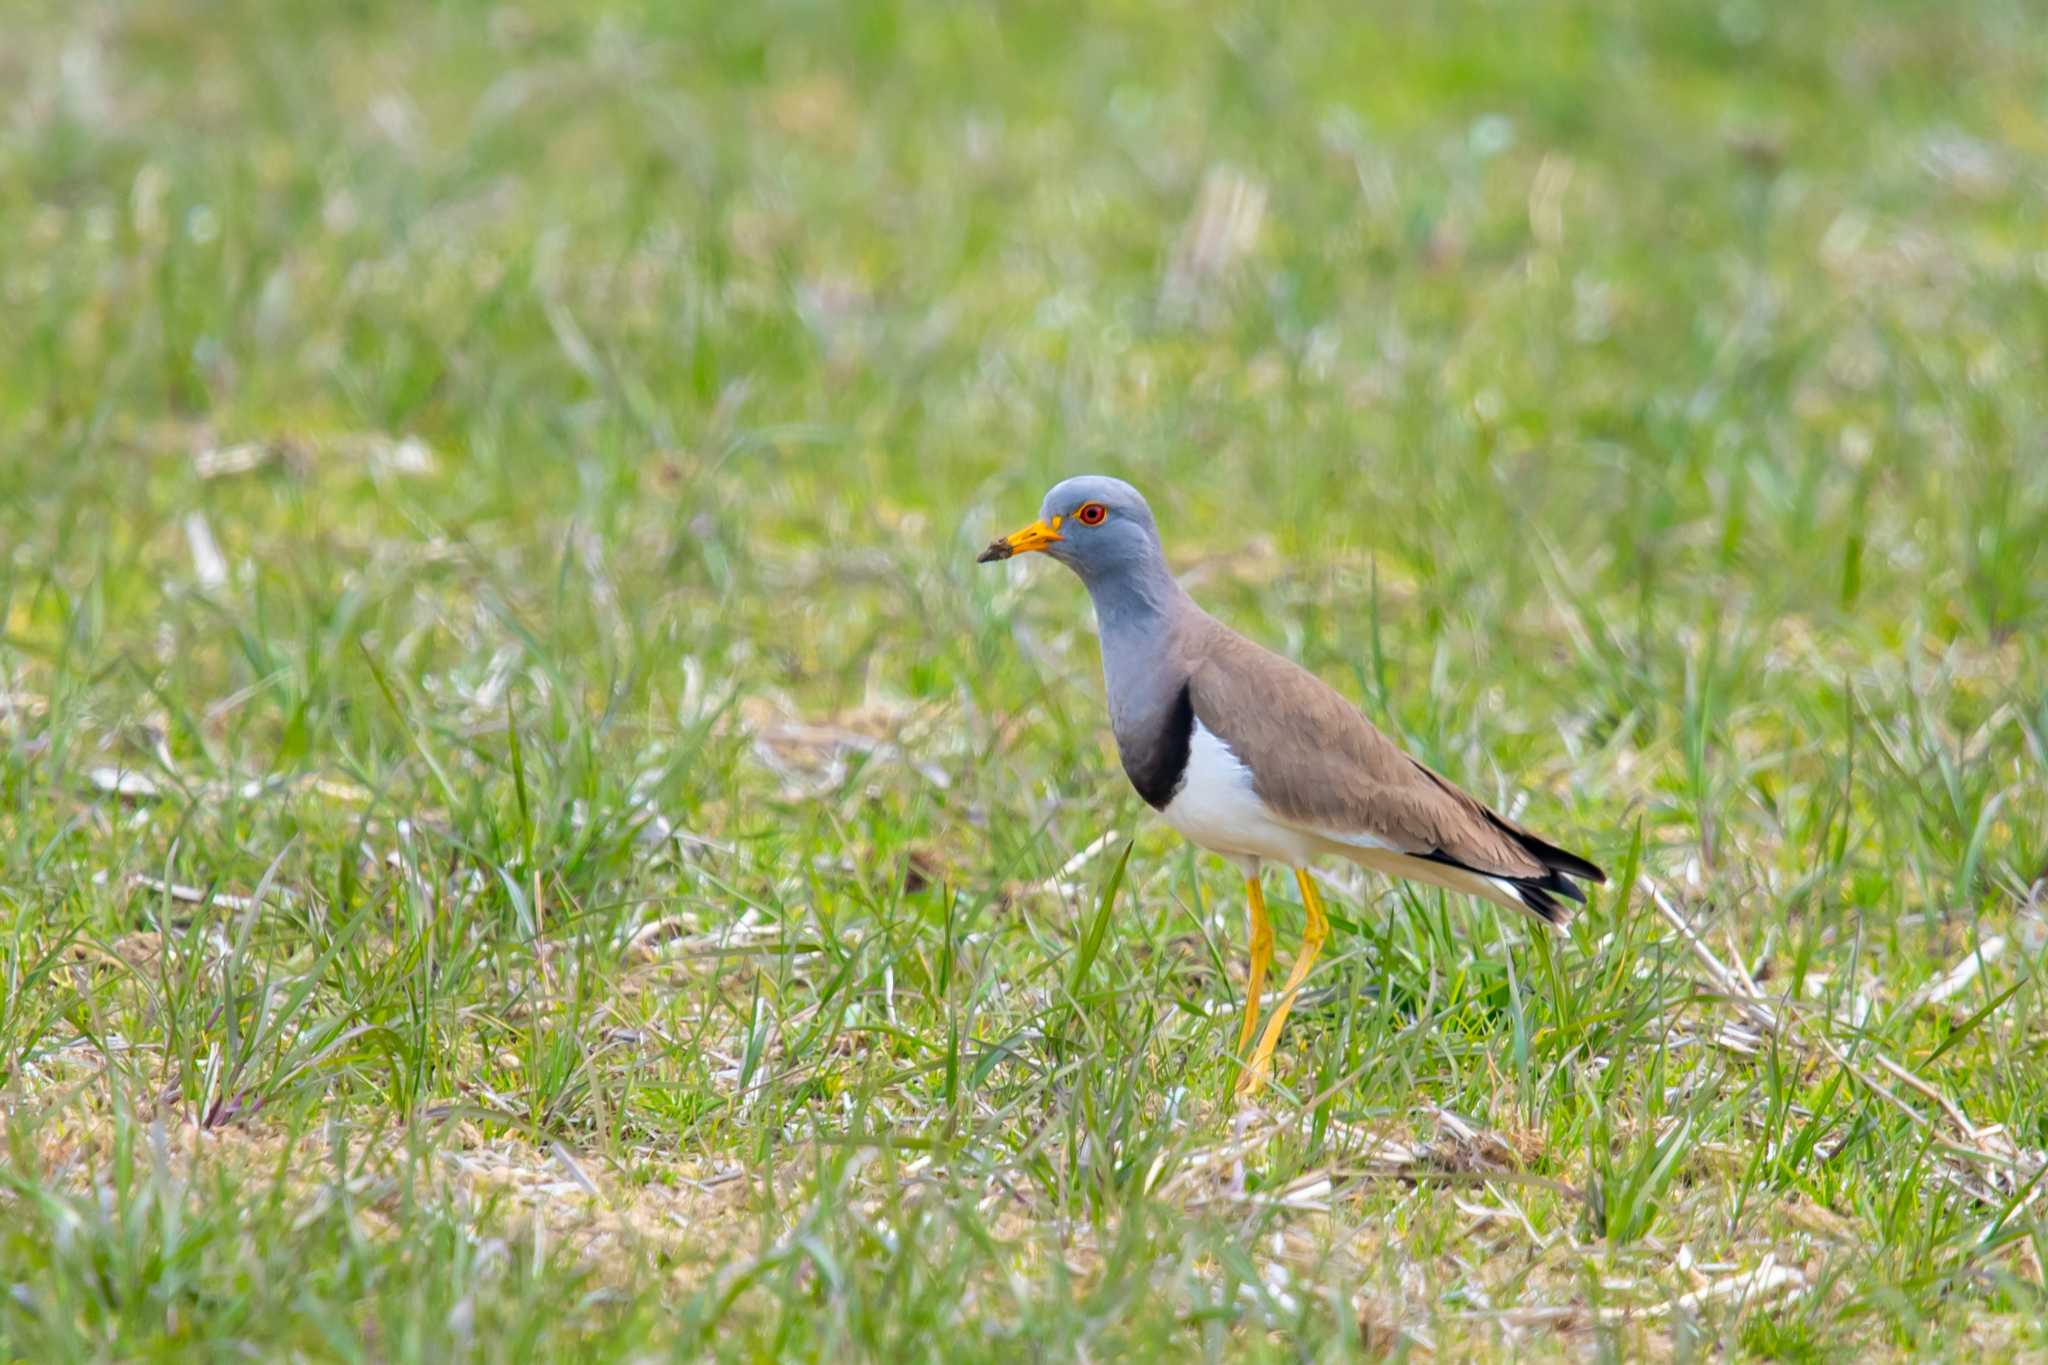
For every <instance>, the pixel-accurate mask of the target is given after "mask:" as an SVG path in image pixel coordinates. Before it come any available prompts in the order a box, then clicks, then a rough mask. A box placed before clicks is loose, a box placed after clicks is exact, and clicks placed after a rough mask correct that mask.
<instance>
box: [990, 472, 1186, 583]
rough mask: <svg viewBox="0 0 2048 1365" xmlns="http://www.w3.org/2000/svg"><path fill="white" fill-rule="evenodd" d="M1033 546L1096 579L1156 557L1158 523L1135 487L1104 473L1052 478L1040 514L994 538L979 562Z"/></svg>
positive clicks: (1026, 551) (1027, 550) (1146, 564)
mask: <svg viewBox="0 0 2048 1365" xmlns="http://www.w3.org/2000/svg"><path fill="white" fill-rule="evenodd" d="M1034 551H1036V552H1038V553H1041V554H1045V555H1048V556H1050V557H1052V558H1053V559H1057V560H1058V561H1059V562H1060V563H1062V564H1064V565H1066V566H1067V567H1068V568H1070V569H1072V570H1073V571H1074V572H1075V573H1077V574H1079V575H1080V576H1081V579H1082V581H1083V582H1086V583H1096V582H1100V581H1102V580H1105V579H1109V578H1114V577H1117V576H1118V575H1121V574H1126V573H1130V572H1133V571H1135V570H1137V569H1139V568H1141V567H1149V566H1151V565H1153V564H1156V563H1158V562H1159V561H1160V559H1161V555H1160V549H1159V527H1158V526H1157V525H1156V524H1155V523H1154V522H1153V520H1152V509H1151V508H1150V507H1147V506H1146V505H1145V499H1144V498H1143V497H1142V496H1140V495H1139V493H1138V490H1137V489H1135V488H1133V487H1131V486H1130V485H1129V484H1127V483H1125V482H1124V481H1123V480H1122V479H1112V478H1110V477H1109V476H1108V475H1106V474H1081V475H1077V476H1076V477H1074V478H1071V479H1067V480H1064V481H1063V482H1060V483H1056V484H1054V485H1053V487H1052V491H1051V492H1049V493H1047V494H1046V495H1045V501H1044V502H1042V503H1040V504H1039V507H1038V520H1037V521H1034V522H1033V523H1031V525H1029V526H1026V527H1024V528H1023V529H1022V530H1020V531H1013V532H1011V533H1010V534H1009V535H1007V536H1004V537H1003V538H1002V539H1000V540H996V541H992V542H991V543H990V544H989V547H988V548H987V549H986V550H983V551H982V552H981V554H980V555H979V556H978V557H977V562H979V563H982V564H986V563H988V562H990V561H991V560H997V559H1009V558H1012V557H1013V556H1016V555H1021V554H1030V553H1032V552H1034Z"/></svg>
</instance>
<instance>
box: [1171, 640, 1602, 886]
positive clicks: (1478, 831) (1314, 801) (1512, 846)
mask: <svg viewBox="0 0 2048 1365" xmlns="http://www.w3.org/2000/svg"><path fill="white" fill-rule="evenodd" d="M1184 643H1185V647H1186V651H1187V655H1188V658H1187V660H1186V662H1187V663H1188V664H1189V666H1190V667H1189V677H1190V681H1189V687H1188V691H1189V697H1190V700H1191V701H1192V702H1193V704H1194V710H1195V716H1196V718H1197V719H1199V720H1200V721H1201V722H1202V724H1204V725H1206V726H1207V727H1208V728H1209V729H1210V730H1211V731H1213V732H1214V733H1215V734H1216V735H1217V736H1218V737H1219V738H1221V739H1222V740H1223V742H1224V743H1226V744H1228V745H1229V746H1230V748H1231V751H1232V752H1234V753H1235V754H1236V755H1237V757H1238V759H1239V760H1240V761H1241V762H1243V763H1244V765H1245V766H1246V767H1247V768H1249V769H1251V774H1252V786H1253V789H1254V790H1255V791H1257V792H1258V794H1259V799H1260V800H1261V801H1263V802H1265V803H1266V805H1267V807H1268V808H1269V809H1271V810H1272V811H1273V813H1274V814H1276V815H1278V816H1279V817H1280V818H1281V819H1283V820H1286V821H1288V822H1289V823H1292V824H1298V825H1301V826H1302V827H1304V828H1306V829H1312V830H1316V831H1319V832H1322V833H1325V834H1331V835H1346V834H1363V835H1368V836H1370V837H1372V838H1374V839H1378V840H1382V841H1384V842H1385V843H1387V844H1390V845H1392V846H1393V847H1394V848H1395V849H1398V850H1399V851H1401V852H1403V853H1408V854H1411V855H1413V856H1416V857H1421V858H1434V859H1435V860H1437V861H1440V862H1449V863H1453V864H1455V865H1456V866H1459V867H1462V868H1467V869H1470V870H1472V871H1475V872H1481V873H1486V874H1489V875H1492V876H1499V877H1507V878H1512V879H1515V880H1518V881H1519V880H1523V879H1531V880H1536V881H1539V882H1542V883H1544V884H1546V885H1548V884H1550V883H1553V882H1556V883H1559V884H1560V886H1561V888H1562V890H1563V891H1564V892H1565V893H1566V894H1570V895H1572V896H1573V897H1574V898H1575V899H1577V898H1579V896H1578V892H1577V888H1575V887H1571V886H1570V884H1569V883H1564V882H1563V880H1562V878H1561V877H1559V876H1558V875H1557V874H1558V873H1560V872H1564V873H1569V874H1570V875H1572V876H1577V877H1587V878H1590V879H1592V880H1596V881H1604V880H1605V877H1604V876H1603V875H1602V874H1601V872H1600V869H1599V868H1597V867H1595V866H1593V864H1591V863H1589V862H1587V861H1586V860H1585V859H1583V858H1579V857H1577V856H1575V855H1573V854H1569V853H1565V852H1564V851H1563V850H1562V849H1557V848H1554V847H1553V846H1551V845H1549V844H1546V843H1544V842H1543V841H1541V840H1539V839H1536V838H1535V837H1534V836H1533V835H1530V834H1529V833H1527V832H1526V831H1525V830H1522V829H1520V828H1519V827H1517V826H1516V825H1514V824H1512V823H1511V822H1509V821H1508V820H1506V819H1503V818H1502V817H1501V816H1499V815H1497V814H1495V813H1494V812H1493V811H1491V810H1489V809H1487V808H1486V807H1485V806H1484V805H1482V804H1481V803H1480V802H1479V801H1478V800H1476V799H1474V798H1473V797H1472V796H1470V795H1468V794H1466V793H1465V792H1463V791H1460V790H1459V789H1458V788H1457V787H1455V786H1453V785H1451V783H1450V782H1448V781H1446V780H1445V779H1444V778H1442V777H1441V776H1439V775H1438V774H1436V773H1434V772H1432V771H1430V770H1429V769H1428V768H1425V767H1424V766H1423V765H1422V764H1420V763H1418V762H1416V761H1415V760H1414V759H1412V758H1410V757H1409V756H1408V755H1407V754H1405V753H1403V752H1401V750H1400V749H1398V748H1397V747H1395V745H1394V742H1393V741H1392V740H1390V739H1388V738H1387V737H1386V736H1385V735H1383V734H1381V733H1380V732H1379V730H1378V729H1377V728H1376V727H1375V726H1374V725H1373V723H1372V722H1371V721H1369V720H1367V719H1366V718H1365V716H1364V715H1362V714H1361V713H1360V712H1359V710H1358V708H1357V707H1355V706H1353V705H1352V704H1351V703H1350V702H1349V701H1347V700H1345V699H1344V697H1343V696H1342V695H1341V694H1339V693H1338V692H1337V691H1335V690H1334V689H1332V688H1331V687H1329V686H1328V685H1326V684H1325V683H1324V682H1323V681H1322V680H1321V679H1319V678H1317V677H1316V676H1314V675H1313V674H1311V673H1309V672H1308V671H1306V670H1305V669H1303V668H1301V667H1299V666H1298V665H1296V664H1294V663H1293V662H1291V661H1290V660H1287V659H1283V658H1281V657H1280V656H1279V655H1277V654H1275V653H1273V652H1272V651H1270V650H1267V649H1264V648H1262V647H1260V646H1259V645H1256V644H1254V643H1253V642H1251V641H1250V640H1247V639H1245V638H1244V637H1243V636H1241V635H1238V634H1236V633H1235V632H1233V631H1231V630H1229V629H1227V628H1226V627H1224V626H1223V625H1222V624H1221V623H1219V622H1217V621H1215V620H1213V619H1210V618H1206V617H1205V618H1203V620H1202V623H1201V625H1200V627H1199V628H1198V629H1197V630H1196V631H1191V632H1190V634H1189V637H1188V638H1186V639H1185V641H1184Z"/></svg>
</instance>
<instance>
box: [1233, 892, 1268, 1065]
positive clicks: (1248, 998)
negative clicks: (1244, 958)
mask: <svg viewBox="0 0 2048 1365" xmlns="http://www.w3.org/2000/svg"><path fill="white" fill-rule="evenodd" d="M1244 903H1245V909H1246V911H1247V912H1248V913H1249V914H1250V915H1251V921H1252V975H1251V980H1249V981H1247V982H1246V983H1245V988H1244V1027H1243V1028H1241V1029H1239V1030H1238V1031H1237V1055H1238V1056H1240V1057H1242V1056H1243V1055H1244V1050H1245V1048H1247V1047H1249V1046H1250V1045H1251V1041H1252V1030H1253V1029H1256V1028H1257V1027H1258V1026H1259V997H1260V996H1261V995H1263V994H1264V993H1265V990H1266V966H1267V964H1268V963H1270V962H1271V961H1272V960H1273V926H1272V924H1271V923H1269V922H1268V921H1267V919H1266V893H1265V892H1264V890H1262V889H1261V888H1260V886H1259V879H1258V876H1257V874H1253V875H1252V876H1249V877H1247V878H1245V880H1244Z"/></svg>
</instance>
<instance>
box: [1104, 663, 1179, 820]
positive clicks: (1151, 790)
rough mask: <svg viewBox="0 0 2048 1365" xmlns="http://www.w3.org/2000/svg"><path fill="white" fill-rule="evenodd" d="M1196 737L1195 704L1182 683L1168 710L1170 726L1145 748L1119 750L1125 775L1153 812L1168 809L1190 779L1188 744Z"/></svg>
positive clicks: (1144, 745) (1160, 730) (1161, 728)
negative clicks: (1182, 784)
mask: <svg viewBox="0 0 2048 1365" xmlns="http://www.w3.org/2000/svg"><path fill="white" fill-rule="evenodd" d="M1194 737H1195V704H1194V702H1193V700H1191V699H1190V698H1189V696H1188V685H1187V684H1186V683H1182V684H1181V685H1180V695H1178V696H1176V697H1175V698H1174V699H1173V705H1172V706H1169V707H1168V708H1167V709H1166V723H1165V724H1164V725H1162V726H1160V728H1159V733H1158V734H1156V735H1154V736H1153V737H1152V738H1151V739H1150V740H1149V741H1148V742H1146V743H1144V744H1143V745H1135V746H1133V747H1132V748H1130V749H1124V748H1122V747H1119V748H1118V750H1117V753H1118V755H1119V756H1120V757H1121V758H1122V759H1123V761H1124V775H1125V776H1127V777H1129V778H1130V779H1131V785H1132V786H1133V787H1136V788H1137V789H1138V795H1140V796H1142V797H1144V798H1145V804H1146V805H1148V806H1150V807H1152V809H1154V810H1165V809H1166V807H1167V804H1168V803H1169V802H1171V801H1172V800H1173V798H1174V796H1175V794H1176V793H1178V792H1179V791H1180V787H1181V783H1183V782H1185V781H1186V780H1187V776H1188V745H1189V743H1190V742H1191V741H1192V740H1193V739H1194Z"/></svg>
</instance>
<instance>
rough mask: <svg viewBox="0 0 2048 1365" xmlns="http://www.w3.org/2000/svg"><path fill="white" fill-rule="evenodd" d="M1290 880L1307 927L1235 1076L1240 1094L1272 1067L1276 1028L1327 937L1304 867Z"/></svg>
mask: <svg viewBox="0 0 2048 1365" xmlns="http://www.w3.org/2000/svg"><path fill="white" fill-rule="evenodd" d="M1294 880H1295V883H1296V885H1298V886H1300V887H1301V906H1302V909H1304V910H1306V911H1307V912H1308V928H1307V929H1306V930H1305V931H1304V932H1303V933H1302V936H1301V955H1300V956H1299V957H1297V958H1295V959H1294V970H1293V971H1291V972H1289V973H1288V974H1287V984H1286V985H1285V986H1284V987H1282V988H1281V992H1280V1003H1279V1004H1278V1005H1277V1006H1275V1007H1274V1009H1273V1017H1272V1018H1271V1019H1269V1020H1267V1021H1266V1031H1265V1032H1264V1033H1262V1034H1260V1035H1259V1047H1258V1051H1256V1052H1254V1053H1253V1054H1252V1059H1251V1061H1249V1062H1247V1063H1246V1064H1245V1068H1244V1071H1243V1073H1242V1074H1240V1075H1239V1076H1238V1078H1237V1091H1238V1093H1239V1094H1240V1095H1256V1094H1258V1093H1259V1088H1260V1087H1261V1086H1263V1085H1264V1084H1265V1083H1266V1073H1267V1072H1269V1071H1271V1070H1272V1069H1273V1046H1274V1044H1276V1043H1278V1042H1279V1041H1280V1030H1281V1029H1282V1028H1283V1027H1285V1026H1286V1024H1287V1015H1288V1012H1289V1011H1290V1010H1292V1009H1293V1008H1294V997H1295V996H1296V995H1298V994H1299V993H1300V991H1301V983H1302V981H1303V980H1305V979H1306V978H1307V976H1308V972H1309V968H1311V967H1313V966H1315V965H1316V957H1317V956H1318V955H1319V954H1320V953H1321V952H1322V951H1323V941H1324V940H1325V939H1327V938H1329V936H1330V921H1329V920H1327V919H1325V918H1324V917H1323V898H1322V897H1321V896H1319V895H1317V894H1316V886H1315V883H1314V882H1312V881H1310V880H1309V876H1308V870H1307V869H1306V868H1300V867H1297V868H1295V869H1294Z"/></svg>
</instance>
